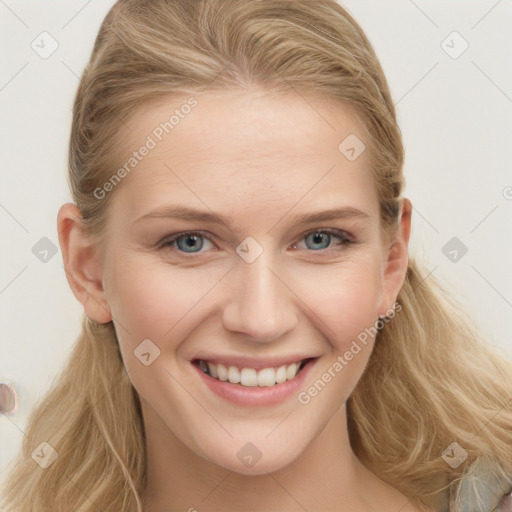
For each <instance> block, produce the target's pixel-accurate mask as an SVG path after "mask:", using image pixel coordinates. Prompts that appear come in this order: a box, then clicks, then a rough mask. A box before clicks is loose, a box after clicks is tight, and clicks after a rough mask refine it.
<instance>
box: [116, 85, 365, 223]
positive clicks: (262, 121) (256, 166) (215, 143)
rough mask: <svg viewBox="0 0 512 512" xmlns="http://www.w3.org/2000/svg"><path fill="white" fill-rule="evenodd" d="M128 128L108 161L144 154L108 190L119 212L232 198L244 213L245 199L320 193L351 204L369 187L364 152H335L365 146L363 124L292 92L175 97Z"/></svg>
mask: <svg viewBox="0 0 512 512" xmlns="http://www.w3.org/2000/svg"><path fill="white" fill-rule="evenodd" d="M128 125H129V126H130V128H131V130H130V131H129V132H128V131H127V132H126V133H124V134H123V137H122V138H121V144H120V150H121V151H120V154H119V156H118V158H117V160H118V162H122V163H121V165H123V163H126V162H127V161H128V160H129V159H130V157H132V159H133V158H135V157H134V156H133V153H134V152H139V153H140V151H139V150H140V149H141V148H143V147H144V146H146V147H149V148H150V149H149V150H147V151H144V153H145V156H143V157H141V156H140V154H139V155H138V158H137V161H136V165H134V166H133V167H132V168H131V169H130V171H129V173H127V176H126V177H125V178H124V179H123V181H122V183H121V186H118V190H116V196H119V199H117V197H116V198H114V200H115V202H124V203H129V204H130V207H129V210H127V211H125V212H124V213H125V214H126V215H133V216H135V215H138V214H142V213H143V212H145V211H146V210H147V208H149V207H151V206H154V205H155V204H156V203H158V204H165V203H169V202H171V201H172V200H174V199H177V198H178V197H179V198H180V199H183V200H191V201H193V202H195V203H197V204H198V205H199V204H200V202H201V200H202V201H203V203H205V202H206V204H207V205H208V206H210V204H211V205H212V206H214V205H218V206H219V207H221V206H222V205H223V204H225V205H226V206H228V204H229V208H230V209H233V208H234V209H236V207H237V201H238V202H239V203H240V204H239V205H238V206H241V207H242V208H244V204H245V208H244V209H245V210H246V211H247V202H248V201H252V202H253V203H254V202H255V201H256V202H257V200H260V207H261V208H268V207H269V205H271V204H273V203H275V204H276V205H277V204H281V203H282V202H283V201H288V202H289V203H290V204H291V203H293V202H297V201H299V200H300V199H301V198H302V197H304V198H306V196H307V199H311V200H312V201H313V200H314V201H316V202H318V198H319V197H325V194H328V195H331V196H332V195H338V196H343V197H344V198H350V199H351V200H352V201H355V202H358V201H359V202H361V201H364V200H365V198H366V200H367V199H368V194H369V192H370V191H371V190H372V189H373V186H372V185H373V184H372V179H371V174H370V168H369V165H370V162H369V155H368V153H369V151H367V150H364V151H362V153H361V154H360V156H358V157H357V158H356V159H350V158H348V157H347V153H346V152H345V151H346V149H347V144H346V143H344V141H346V140H348V141H349V144H348V146H354V142H355V144H356V146H355V150H356V151H358V152H359V151H361V148H362V147H363V146H361V144H366V146H367V147H368V144H369V139H368V135H367V130H366V127H365V126H364V124H363V123H362V122H361V121H360V120H359V118H358V116H357V115H356V114H355V111H354V110H353V109H352V108H350V107H349V106H348V105H346V104H344V103H342V102H338V101H333V100H328V99H325V98H322V97H319V96H309V97H307V96H303V95H302V96H301V95H299V94H298V93H295V92H292V93H286V94H284V93H280V94H269V93H264V92H261V91H244V92H236V93H232V94H227V93H222V94H219V93H216V94H195V95H190V96H186V95H183V96H180V97H177V96H174V97H172V98H167V99H159V100H158V101H156V102H153V103H152V104H149V105H147V106H146V107H145V108H143V109H140V110H139V111H138V112H136V113H135V114H134V115H133V116H132V117H131V118H130V119H129V120H128ZM354 137H355V138H354ZM347 138H348V139H347ZM340 144H341V146H340ZM357 144H359V146H357ZM349 149H350V148H349ZM352 154H353V153H352ZM348 156H351V154H350V153H349V154H348ZM132 163H133V162H132ZM208 202H209V203H208ZM203 206H204V204H203ZM255 208H257V204H255Z"/></svg>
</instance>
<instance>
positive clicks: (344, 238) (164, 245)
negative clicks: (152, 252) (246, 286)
mask: <svg viewBox="0 0 512 512" xmlns="http://www.w3.org/2000/svg"><path fill="white" fill-rule="evenodd" d="M317 233H326V234H329V235H334V236H336V237H337V238H338V239H339V240H340V241H341V244H340V245H339V246H338V247H339V249H330V248H326V249H317V250H314V249H309V251H310V252H318V253H323V254H326V253H331V252H339V251H341V250H343V248H344V247H345V246H347V245H350V244H355V243H356V242H355V241H354V240H352V239H351V238H350V236H349V235H348V234H347V233H346V232H345V231H342V230H339V229H335V228H321V229H313V230H311V231H308V232H307V233H304V234H303V235H302V236H301V237H300V239H299V241H302V240H303V239H304V238H306V237H307V236H308V235H312V234H317ZM187 236H200V237H203V238H206V239H207V240H209V241H210V242H211V243H212V244H213V241H212V240H210V238H209V237H208V236H206V235H205V234H204V233H202V232H200V231H184V232H182V233H177V234H175V235H172V236H171V237H170V238H165V239H164V240H163V241H162V242H160V243H159V244H158V248H159V249H161V250H166V249H171V250H176V251H178V249H177V248H175V247H172V244H173V243H174V242H175V241H176V240H177V239H179V238H185V237H187ZM214 245H215V244H214ZM293 245H294V246H295V245H296V243H294V244H293ZM306 250H308V249H306ZM178 252H179V253H180V254H182V255H184V256H185V257H186V258H195V257H198V256H199V255H200V254H202V253H203V252H205V251H200V252H196V253H193V252H192V253H187V252H185V251H178Z"/></svg>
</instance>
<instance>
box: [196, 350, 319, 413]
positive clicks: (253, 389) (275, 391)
mask: <svg viewBox="0 0 512 512" xmlns="http://www.w3.org/2000/svg"><path fill="white" fill-rule="evenodd" d="M316 362H317V359H312V360H311V361H308V363H307V364H306V365H305V366H304V367H303V368H302V370H301V371H300V372H299V373H298V374H297V375H296V376H295V377H294V378H293V379H292V380H287V381H285V382H283V383H281V384H275V385H274V386H262V387H259V386H243V385H242V384H230V383H229V382H224V381H221V380H219V379H215V378H213V377H211V376H210V375H208V374H206V373H205V372H203V370H201V368H199V366H198V365H197V364H194V363H192V366H194V367H195V368H196V370H197V372H198V373H199V376H200V377H201V379H202V380H203V382H204V383H205V384H206V386H207V387H208V388H209V389H210V390H211V391H213V392H214V393H215V394H216V395H218V396H220V397H221V398H224V399H226V400H229V401H230V402H233V403H235V404H237V405H247V406H269V405H276V404H279V403H281V402H284V401H285V400H286V399H288V398H290V397H291V396H292V395H296V394H297V392H298V390H299V389H300V387H301V386H302V384H303V383H304V380H305V379H306V377H307V375H308V373H309V372H310V371H311V368H312V367H313V366H314V365H315V363H316Z"/></svg>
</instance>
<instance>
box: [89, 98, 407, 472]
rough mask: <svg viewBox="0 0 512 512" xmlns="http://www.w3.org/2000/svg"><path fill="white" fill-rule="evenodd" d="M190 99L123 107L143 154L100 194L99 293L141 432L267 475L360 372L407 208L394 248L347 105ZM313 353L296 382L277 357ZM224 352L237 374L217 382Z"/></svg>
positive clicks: (101, 316)
mask: <svg viewBox="0 0 512 512" xmlns="http://www.w3.org/2000/svg"><path fill="white" fill-rule="evenodd" d="M194 98H195V100H190V98H188V97H183V99H180V100H179V101H178V100H177V99H176V98H174V99H173V100H172V101H168V102H161V103H159V104H154V105H152V107H151V108H148V109H146V110H144V111H143V112H138V113H137V114H135V115H134V116H133V117H132V119H130V120H129V126H130V127H131V128H132V131H131V132H129V133H127V135H126V138H125V139H124V140H125V145H124V146H123V151H124V152H123V153H122V155H124V156H122V157H121V160H120V162H121V165H120V166H119V167H121V166H122V165H123V164H124V163H126V162H128V161H129V159H130V157H134V158H136V161H135V160H132V161H131V164H129V165H127V166H126V168H125V169H129V172H127V173H126V176H125V177H124V178H123V179H122V181H121V183H119V184H116V185H115V186H112V190H108V191H107V192H106V193H110V194H113V197H112V199H113V202H112V204H111V205H110V210H109V216H108V236H107V238H106V240H107V245H106V246H105V253H104V257H103V259H102V261H101V262H99V264H98V265H99V266H98V268H99V269H100V274H101V282H102V289H101V290H100V291H99V292H98V295H97V296H96V299H97V300H98V302H102V301H103V300H104V301H105V305H106V308H107V310H108V311H109V315H110V314H111V318H112V319H113V322H114V325H115V328H116V332H117V336H118V339H119V344H120V348H121V353H122V357H123V361H124V364H125V366H126V368H127V370H128V371H129V377H130V379H131V381H132V382H133V385H134V387H135V389H136V390H137V392H138V393H139V395H140V398H141V401H142V406H143V413H144V418H145V422H146V428H147V429H148V431H149V432H151V431H154V432H156V431H159V432H162V426H163V427H165V429H168V431H169V434H170V436H171V437H173V436H175V437H176V438H177V439H179V440H180V441H181V442H182V443H183V445H185V446H186V447H187V448H188V449H190V450H191V451H192V452H194V453H195V454H196V455H199V456H200V457H202V458H204V459H206V460H208V461H210V462H213V463H215V464H218V465H221V466H223V467H225V468H228V469H230V470H232V471H236V472H239V473H245V474H260V473H264V472H269V471H275V470H277V469H279V468H282V467H284V466H285V465H287V464H289V463H290V462H292V461H293V460H294V459H295V458H297V457H298V456H299V455H300V453H301V452H302V451H303V450H304V449H305V448H306V447H307V446H308V445H309V444H310V442H311V441H312V440H313V439H314V438H316V437H317V436H318V435H319V434H320V433H321V432H322V430H323V429H324V428H325V426H326V425H327V423H328V422H329V419H330V418H331V416H332V414H333V412H334V411H335V410H336V409H337V408H339V407H340V405H343V403H344V402H345V400H346V399H347V398H348V397H349V395H350V394H351V392H352V390H353V389H354V387H355V386H356V384H357V382H358V380H359V379H360V377H361V375H362V372H363V370H364V368H365V365H366V363H367V361H368V358H369V357H370V353H371V350H372V347H373V342H374V337H373V334H374V330H373V327H374V326H375V323H376V320H377V319H378V316H379V315H382V316H385V315H386V314H389V313H390V308H391V307H392V306H393V304H394V302H395V299H396V296H397V293H398V291H399V289H400V287H401V285H402V283H403V279H404V274H405V269H406V265H407V256H406V246H407V239H408V226H407V220H408V219H406V218H405V215H404V220H403V221H402V230H401V231H399V233H398V239H397V240H398V241H397V243H396V244H395V246H394V249H393V250H392V251H391V252H390V251H389V247H390V246H389V245H386V244H385V243H384V238H383V236H382V231H381V228H380V226H379V208H378V200H377V196H376V191H375V187H374V184H373V182H372V178H371V174H370V169H369V154H368V153H369V152H368V151H366V150H365V149H364V146H363V144H365V145H367V144H368V140H367V134H366V131H365V129H364V127H363V125H362V124H360V122H358V120H357V118H356V117H354V115H353V114H352V113H351V111H350V110H348V109H347V107H346V106H343V105H342V104H341V103H333V102H329V101H327V100H322V99H320V98H308V99H307V100H306V98H305V97H302V96H299V95H298V94H290V95H275V96H270V95H266V94H263V93H257V92H246V93H240V94H229V95H228V94H225V95H223V96H214V95H213V94H204V95H196V96H194ZM187 101H188V103H187ZM186 104H188V105H192V106H191V108H188V107H183V106H184V105H186ZM176 109H177V110H178V113H176V115H175V118H174V119H173V123H174V125H173V126H172V127H170V126H171V125H170V124H167V125H165V123H166V122H169V118H170V116H171V115H173V114H174V113H175V112H174V111H175V110H176ZM177 119H179V121H177ZM161 123H163V124H161ZM164 127H165V128H166V129H167V132H168V133H167V132H166V129H165V128H164ZM351 134H352V135H351ZM354 134H355V135H354ZM347 137H348V139H347ZM340 145H341V146H340ZM142 146H145V147H146V148H148V149H147V151H145V150H141V149H140V148H141V147H142ZM134 151H136V152H137V154H136V155H134ZM123 158H124V160H123ZM116 169H117V167H116ZM123 174H124V173H120V175H123ZM118 176H119V174H118ZM109 188H110V187H109V186H108V185H107V186H106V187H104V188H103V189H102V190H104V191H105V190H106V189H109ZM114 189H115V190H114ZM102 193H103V192H102ZM102 193H98V195H99V196H100V195H101V194H102ZM99 200H101V199H99ZM192 211H193V212H195V213H194V215H189V214H190V212H192ZM325 212H327V213H325ZM324 213H325V214H324ZM194 216H196V218H194ZM309 216H311V219H309V220H307V217H309ZM314 217H316V219H315V218H314ZM217 218H222V219H224V222H218V221H217V220H216V219H217ZM322 230H327V231H326V232H323V233H322ZM190 232H192V234H190ZM177 235H180V236H179V237H177ZM88 304H89V305H88V306H87V305H86V312H87V314H88V315H89V316H90V317H91V318H95V319H98V320H99V321H103V322H105V321H108V320H109V319H110V316H108V317H106V316H105V313H104V312H103V313H100V312H99V310H100V308H98V307H96V305H95V302H94V301H89V302H88ZM87 308H89V309H87ZM363 339H364V340H365V342H362V341H361V340H363ZM354 343H355V344H354ZM357 346H358V347H359V350H357V348H355V347H357ZM350 354H352V355H351V356H350ZM310 358H314V360H313V361H311V362H310V363H309V364H308V365H306V366H304V368H303V369H302V370H301V371H300V372H299V373H298V374H297V376H296V377H295V378H293V375H294V368H293V366H292V368H291V369H290V368H285V369H284V370H283V369H281V370H279V368H280V367H281V366H288V364H287V363H294V362H297V363H298V362H300V361H303V360H305V359H310ZM198 360H203V361H205V363H206V366H204V365H203V366H204V367H205V368H206V367H208V369H209V371H210V367H211V366H213V367H214V369H213V370H211V371H213V372H214V373H215V372H216V373H217V378H215V377H213V376H211V375H207V374H206V373H204V371H203V370H202V369H201V368H200V366H199V364H198ZM208 363H210V365H211V366H209V365H208ZM217 364H223V365H224V366H225V367H226V370H228V379H230V380H234V381H236V380H237V379H238V378H241V379H242V380H243V381H244V382H245V384H247V385H244V384H241V383H231V382H229V381H228V382H223V381H222V380H221V378H225V375H224V374H223V370H222V367H220V366H217ZM230 366H234V367H238V368H240V369H245V370H242V372H241V373H239V375H237V373H238V372H237V371H234V370H233V369H232V370H229V367H230ZM265 368H266V369H265ZM270 368H275V369H274V370H270ZM262 369H265V370H264V371H261V370H262ZM276 369H277V371H276ZM287 370H288V372H289V373H288V375H287V377H288V378H289V379H290V380H287V381H285V382H280V383H279V384H274V386H270V385H269V384H270V383H271V382H275V380H279V381H282V380H283V379H284V378H285V375H286V371H287ZM327 374H329V375H327ZM326 375H327V377H326ZM329 376H330V378H329ZM258 379H259V382H260V383H261V384H262V385H261V386H260V385H257V386H255V385H254V384H255V383H258ZM319 380H320V381H321V383H320V384H318V381H319ZM315 383H316V388H315ZM251 384H252V385H251ZM292 412H293V414H292ZM165 429H164V430H165ZM249 443H250V444H249ZM254 460H255V461H256V462H254Z"/></svg>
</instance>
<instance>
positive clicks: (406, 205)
mask: <svg viewBox="0 0 512 512" xmlns="http://www.w3.org/2000/svg"><path fill="white" fill-rule="evenodd" d="M411 215H412V204H411V201H409V199H407V198H402V199H401V201H400V210H399V214H398V218H399V221H398V229H397V231H396V233H395V235H394V237H393V239H392V241H391V244H390V247H389V248H388V252H387V259H386V262H385V267H384V272H383V294H382V301H381V305H380V308H379V317H385V316H387V315H388V314H389V311H390V310H392V309H393V305H394V304H395V302H396V298H397V297H398V293H399V291H400V288H402V285H403V284H404V281H405V276H406V273H407V267H408V264H409V253H408V246H409V237H410V234H411Z"/></svg>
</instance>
